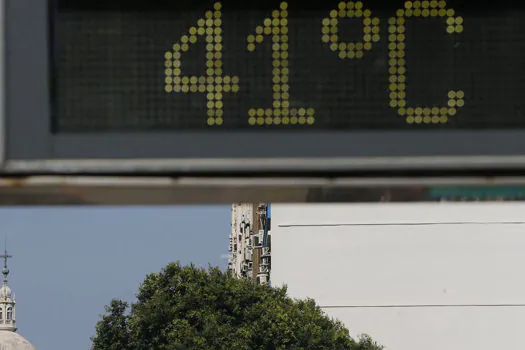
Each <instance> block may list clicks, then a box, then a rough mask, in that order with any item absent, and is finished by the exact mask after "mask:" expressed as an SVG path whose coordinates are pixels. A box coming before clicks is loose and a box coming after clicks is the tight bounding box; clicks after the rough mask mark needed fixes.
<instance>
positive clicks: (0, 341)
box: [0, 331, 36, 350]
mask: <svg viewBox="0 0 525 350" xmlns="http://www.w3.org/2000/svg"><path fill="white" fill-rule="evenodd" d="M0 350H36V349H35V347H34V346H33V345H31V343H29V342H28V341H27V340H25V338H24V337H22V336H21V335H20V334H18V333H16V332H10V331H0Z"/></svg>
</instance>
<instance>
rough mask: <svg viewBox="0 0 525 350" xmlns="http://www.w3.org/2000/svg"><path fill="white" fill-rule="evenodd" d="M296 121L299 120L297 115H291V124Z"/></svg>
mask: <svg viewBox="0 0 525 350" xmlns="http://www.w3.org/2000/svg"><path fill="white" fill-rule="evenodd" d="M298 121H299V119H298V118H297V117H291V118H290V123H291V124H297V122H298Z"/></svg>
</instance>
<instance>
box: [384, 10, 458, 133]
mask: <svg viewBox="0 0 525 350" xmlns="http://www.w3.org/2000/svg"><path fill="white" fill-rule="evenodd" d="M454 15H455V11H454V10H453V9H447V4H446V2H445V1H444V0H441V1H437V0H432V1H427V0H425V1H406V2H405V8H404V9H400V10H397V13H396V17H392V18H390V19H389V20H388V23H389V27H388V31H389V37H388V41H389V44H388V50H389V57H390V58H389V82H390V84H389V90H390V107H391V108H395V109H397V113H398V114H399V115H400V116H402V117H406V122H407V123H408V124H414V123H415V124H421V123H424V124H445V123H447V122H448V120H449V118H450V117H452V116H454V115H456V113H457V110H458V109H459V108H461V107H463V106H464V105H465V100H464V97H465V93H464V92H463V91H461V90H450V91H449V92H448V96H447V97H448V103H447V106H442V107H439V106H432V107H422V106H416V107H410V106H408V104H407V101H406V84H407V78H406V60H405V56H406V55H405V50H406V47H405V32H406V26H405V18H410V17H443V18H446V23H447V27H446V32H447V33H448V34H453V33H461V32H463V18H462V17H454Z"/></svg>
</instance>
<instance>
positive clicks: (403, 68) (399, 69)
mask: <svg viewBox="0 0 525 350" xmlns="http://www.w3.org/2000/svg"><path fill="white" fill-rule="evenodd" d="M397 73H398V74H401V76H402V75H403V74H405V73H406V68H405V67H399V68H398V69H397ZM401 76H400V77H399V78H400V80H399V81H401ZM403 81H405V80H403Z"/></svg>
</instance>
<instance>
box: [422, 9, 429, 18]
mask: <svg viewBox="0 0 525 350" xmlns="http://www.w3.org/2000/svg"><path fill="white" fill-rule="evenodd" d="M421 15H422V16H423V17H428V16H430V10H429V9H424V10H423V11H421Z"/></svg>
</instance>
